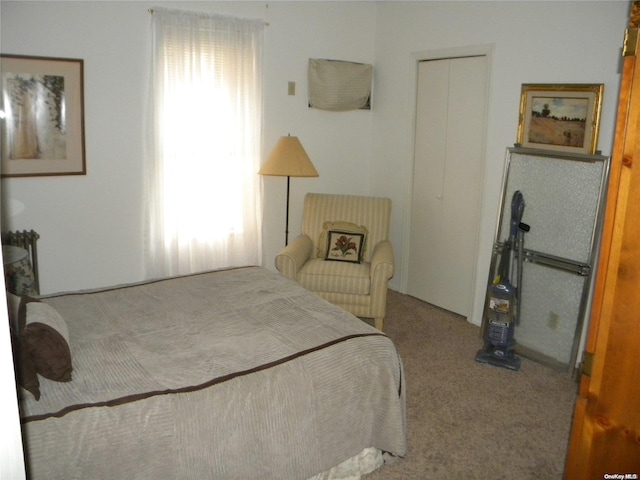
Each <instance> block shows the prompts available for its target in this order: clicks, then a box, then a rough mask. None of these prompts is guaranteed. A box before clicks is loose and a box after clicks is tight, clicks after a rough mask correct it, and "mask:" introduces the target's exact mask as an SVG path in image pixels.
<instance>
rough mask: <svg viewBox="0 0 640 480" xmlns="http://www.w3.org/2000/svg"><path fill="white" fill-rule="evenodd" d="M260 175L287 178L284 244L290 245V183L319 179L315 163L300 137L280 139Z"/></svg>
mask: <svg viewBox="0 0 640 480" xmlns="http://www.w3.org/2000/svg"><path fill="white" fill-rule="evenodd" d="M258 173H259V174H260V175H271V176H277V177H287V214H286V225H285V230H284V244H285V246H286V245H288V244H289V182H290V180H291V177H317V176H318V172H317V171H316V169H315V167H314V166H313V163H311V160H310V159H309V156H308V155H307V152H305V151H304V147H303V146H302V144H301V143H300V140H298V137H292V136H290V135H289V136H286V137H280V140H278V143H277V144H276V146H275V147H274V148H273V151H272V152H271V154H270V155H269V158H267V161H266V162H265V163H264V165H262V168H261V169H260V171H259V172H258Z"/></svg>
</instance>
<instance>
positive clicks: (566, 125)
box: [517, 84, 604, 155]
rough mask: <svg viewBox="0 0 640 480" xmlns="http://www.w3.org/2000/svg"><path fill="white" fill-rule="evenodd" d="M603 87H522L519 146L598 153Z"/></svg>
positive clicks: (532, 85)
mask: <svg viewBox="0 0 640 480" xmlns="http://www.w3.org/2000/svg"><path fill="white" fill-rule="evenodd" d="M603 89H604V85H602V84H558V85H554V84H537V85H535V84H523V85H522V93H521V96H520V116H519V123H518V139H517V143H518V144H519V145H520V146H522V147H526V148H537V149H542V150H554V151H559V152H572V153H579V154H580V153H581V154H587V155H592V154H594V153H596V148H597V145H598V132H599V129H600V110H601V108H602V92H603Z"/></svg>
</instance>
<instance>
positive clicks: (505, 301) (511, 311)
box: [476, 190, 529, 370]
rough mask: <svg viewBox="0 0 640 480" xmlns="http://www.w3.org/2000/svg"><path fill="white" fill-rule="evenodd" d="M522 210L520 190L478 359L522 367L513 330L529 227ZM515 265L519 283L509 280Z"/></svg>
mask: <svg viewBox="0 0 640 480" xmlns="http://www.w3.org/2000/svg"><path fill="white" fill-rule="evenodd" d="M523 213H524V197H523V196H522V193H521V192H520V191H519V190H518V191H516V192H514V194H513V198H512V200H511V223H510V230H509V238H508V239H506V240H505V241H504V244H503V245H502V251H501V253H500V263H499V264H498V271H497V275H496V277H495V279H494V281H493V283H492V284H491V285H490V286H489V290H488V298H489V303H488V306H487V312H486V315H487V317H486V319H485V321H486V325H485V339H484V340H485V342H484V347H483V348H481V349H480V350H479V351H478V353H477V354H476V360H477V361H478V362H481V363H488V364H490V365H495V366H497V367H504V368H509V369H511V370H519V369H520V357H518V356H517V355H516V354H515V352H514V347H515V343H516V341H515V338H514V331H515V326H516V324H517V323H518V322H519V320H520V297H521V294H522V264H523V262H524V233H525V232H528V231H529V225H527V224H525V223H522V214H523ZM516 251H517V252H518V254H517V262H516V261H515V260H516ZM513 269H515V270H516V275H517V283H516V285H517V287H516V286H514V285H513V284H512V283H511V280H510V279H512V278H514V271H513Z"/></svg>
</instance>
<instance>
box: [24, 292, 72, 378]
mask: <svg viewBox="0 0 640 480" xmlns="http://www.w3.org/2000/svg"><path fill="white" fill-rule="evenodd" d="M18 324H19V326H20V332H19V336H20V340H21V342H22V345H23V346H24V347H26V351H27V355H28V356H29V357H30V359H31V362H32V363H33V367H34V368H35V371H36V372H37V373H38V374H40V375H42V376H43V377H45V378H48V379H50V380H55V381H57V382H69V381H71V372H72V370H73V367H72V365H71V350H70V348H69V331H68V329H67V324H66V323H65V321H64V319H63V318H62V317H61V316H60V314H59V313H58V312H56V310H55V309H54V308H53V307H51V306H50V305H47V304H46V303H43V302H40V301H39V300H37V299H35V298H31V297H26V296H25V297H22V301H21V302H20V309H19V311H18Z"/></svg>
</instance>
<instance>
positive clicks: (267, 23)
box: [147, 8, 269, 27]
mask: <svg viewBox="0 0 640 480" xmlns="http://www.w3.org/2000/svg"><path fill="white" fill-rule="evenodd" d="M185 11H186V10H185ZM147 12H149V13H150V14H151V15H153V14H154V10H153V8H149V9H148V10H147ZM189 13H195V12H189ZM205 15H218V14H215V13H211V14H205ZM220 16H224V15H220ZM236 18H237V17H236ZM243 20H244V19H243ZM260 21H261V22H262V23H264V24H265V25H266V26H267V27H268V26H269V22H265V21H264V20H260Z"/></svg>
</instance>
